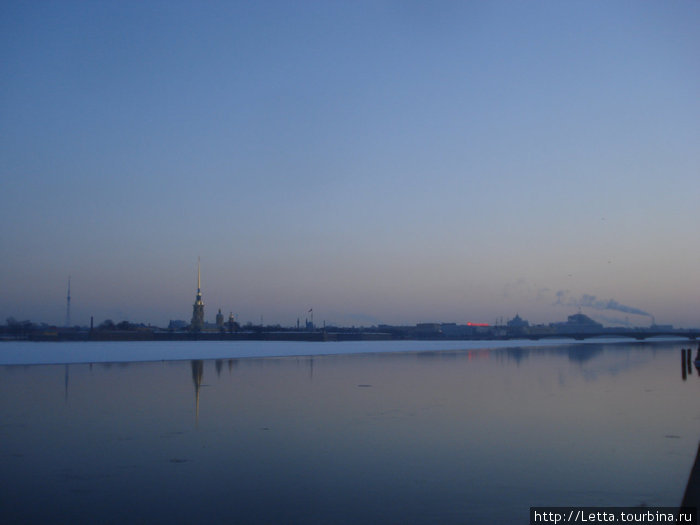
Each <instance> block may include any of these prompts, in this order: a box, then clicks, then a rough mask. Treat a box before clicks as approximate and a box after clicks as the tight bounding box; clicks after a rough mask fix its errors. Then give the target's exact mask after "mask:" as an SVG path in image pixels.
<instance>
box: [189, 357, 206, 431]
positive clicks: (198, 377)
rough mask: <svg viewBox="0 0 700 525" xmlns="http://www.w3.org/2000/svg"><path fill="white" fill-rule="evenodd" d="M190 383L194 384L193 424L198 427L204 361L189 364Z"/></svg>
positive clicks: (197, 360) (199, 360)
mask: <svg viewBox="0 0 700 525" xmlns="http://www.w3.org/2000/svg"><path fill="white" fill-rule="evenodd" d="M191 366H192V381H193V382H194V406H195V410H194V414H195V416H194V417H195V422H196V424H197V425H199V389H200V388H201V387H202V377H203V376H204V361H202V360H201V359H195V360H192V362H191Z"/></svg>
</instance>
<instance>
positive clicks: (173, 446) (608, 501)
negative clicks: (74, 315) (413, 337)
mask: <svg viewBox="0 0 700 525" xmlns="http://www.w3.org/2000/svg"><path fill="white" fill-rule="evenodd" d="M126 344H127V345H128V343H126ZM192 344H195V345H196V344H198V343H192ZM200 344H201V343H200ZM205 344H206V343H205ZM378 344H381V343H378ZM684 346H687V343H685V342H665V343H654V344H644V343H634V344H585V345H570V346H569V345H562V346H557V347H547V348H544V347H543V348H538V347H534V348H512V349H491V350H489V349H483V350H478V349H472V350H464V351H459V350H450V351H445V352H423V353H420V352H419V353H396V354H366V355H335V356H326V357H320V356H315V357H284V358H264V359H221V360H211V361H200V360H195V361H171V362H156V363H122V364H112V365H109V364H94V365H89V364H71V365H34V366H3V367H1V368H2V369H1V370H0V378H1V379H0V416H1V419H0V521H2V522H4V523H8V522H10V523H12V522H17V523H19V522H21V523H47V522H69V523H125V522H130V523H207V522H226V523H528V516H529V514H528V511H529V507H530V506H546V505H549V506H552V505H587V506H595V505H601V506H634V505H640V504H646V505H666V506H676V505H679V504H680V501H681V498H682V496H683V491H684V490H685V484H686V481H687V478H688V474H689V471H690V468H691V466H692V463H693V461H694V458H695V452H696V450H697V446H698V439H699V438H700V409H698V405H697V399H698V392H699V391H700V376H699V375H698V371H697V370H696V369H695V368H693V369H692V370H691V371H690V374H689V375H686V377H685V378H684V377H683V375H682V369H681V358H680V349H681V348H682V347H684ZM694 353H695V352H694Z"/></svg>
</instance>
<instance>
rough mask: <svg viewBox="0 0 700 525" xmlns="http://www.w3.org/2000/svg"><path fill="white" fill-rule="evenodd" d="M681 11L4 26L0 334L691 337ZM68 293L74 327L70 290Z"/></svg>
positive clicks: (699, 172)
mask: <svg viewBox="0 0 700 525" xmlns="http://www.w3.org/2000/svg"><path fill="white" fill-rule="evenodd" d="M698 27H700V3H699V2H694V1H690V0H686V1H684V0H680V1H678V2H658V3H656V2H637V1H624V0H623V1H620V2H611V3H590V2H584V1H576V0H573V1H570V2H556V1H545V0H543V1H538V0H535V1H533V2H527V3H525V2H512V1H493V2H437V3H417V2H393V1H373V2H369V1H358V2H301V3H289V2H282V1H270V2H263V3H260V2H230V3H205V4H201V3H195V2H190V1H180V0H174V1H171V2H159V1H154V2H136V1H131V0H126V1H123V2H117V3H88V4H86V3H85V2H76V1H70V0H68V1H65V2H60V3H51V2H42V3H26V2H19V1H13V0H11V1H7V2H4V3H3V4H2V7H0V63H2V64H3V66H2V67H3V83H2V86H0V116H1V118H0V180H2V186H1V187H0V219H2V222H3V228H2V229H0V247H2V254H3V257H2V258H0V289H1V290H2V293H1V294H0V321H1V322H4V320H5V319H6V318H7V317H10V316H12V317H14V318H16V319H18V320H22V319H30V320H33V321H37V322H41V321H44V322H48V323H53V324H56V325H59V326H60V325H62V324H63V323H64V320H65V318H66V317H67V315H68V314H70V318H71V322H72V323H73V324H80V325H87V324H89V321H90V316H94V318H95V321H96V322H99V321H101V320H105V319H112V320H114V321H115V322H118V321H121V320H128V321H132V322H142V321H143V322H151V323H153V324H155V325H167V323H168V321H169V320H170V319H183V320H190V319H191V318H192V314H193V311H192V308H193V306H192V303H193V296H194V295H193V294H194V292H195V291H196V279H195V273H196V262H197V257H198V256H201V262H202V276H201V280H202V283H201V284H202V294H203V300H204V304H205V305H206V307H205V320H206V321H209V322H211V321H213V319H214V315H215V314H216V312H217V311H218V309H219V308H221V310H222V312H223V313H224V314H225V315H226V316H227V315H228V313H229V312H233V314H234V315H235V316H236V319H237V320H239V321H240V322H242V323H245V322H247V321H251V322H253V323H258V322H259V321H260V318H261V316H262V318H263V319H264V322H265V324H277V323H279V324H282V325H293V324H295V323H296V319H297V318H301V320H302V322H303V320H304V315H305V313H306V312H307V311H308V310H309V309H310V308H313V310H314V318H315V321H316V323H317V324H318V323H322V322H323V321H326V322H327V323H333V324H340V325H345V326H350V325H358V326H359V325H366V326H367V325H372V324H377V323H387V324H415V323H419V322H433V321H440V322H459V323H462V322H468V321H471V322H487V323H493V322H494V321H495V320H496V319H500V318H504V319H509V318H511V317H513V316H514V315H515V314H516V313H519V314H520V315H521V316H522V317H523V318H526V319H528V320H529V321H530V322H531V323H549V322H558V321H563V320H565V319H566V318H567V316H568V315H571V314H572V313H575V312H577V311H578V309H579V307H580V308H581V309H582V311H583V312H584V313H586V314H587V315H590V316H591V317H593V318H594V319H596V320H597V321H601V322H603V323H605V324H607V325H611V324H622V323H624V322H626V321H627V320H629V323H630V324H631V325H639V326H645V325H648V324H650V323H651V322H652V320H655V321H656V323H658V324H673V325H675V326H678V327H698V326H700V293H698V292H700V272H698V270H697V268H698V267H699V265H700V245H699V244H698V243H697V241H696V238H697V225H698V219H697V211H696V210H697V197H698V196H699V195H700V97H698V93H700V67H699V66H698V64H700V32H699V31H698V30H697V28H698ZM69 278H70V298H71V299H70V310H69V311H68V308H67V304H66V303H67V294H66V291H67V289H66V284H67V280H68V279H69Z"/></svg>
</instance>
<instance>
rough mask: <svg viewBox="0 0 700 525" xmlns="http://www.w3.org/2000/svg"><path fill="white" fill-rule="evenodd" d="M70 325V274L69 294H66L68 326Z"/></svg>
mask: <svg viewBox="0 0 700 525" xmlns="http://www.w3.org/2000/svg"><path fill="white" fill-rule="evenodd" d="M69 326H70V275H69V276H68V295H67V296H66V327H69Z"/></svg>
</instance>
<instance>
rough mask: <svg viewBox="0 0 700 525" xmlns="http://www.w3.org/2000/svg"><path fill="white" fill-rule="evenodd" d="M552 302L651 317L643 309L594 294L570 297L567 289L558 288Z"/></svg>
mask: <svg viewBox="0 0 700 525" xmlns="http://www.w3.org/2000/svg"><path fill="white" fill-rule="evenodd" d="M554 304H555V305H560V306H574V307H577V308H593V309H594V310H613V311H615V312H624V313H626V314H632V315H646V316H647V317H653V316H652V315H651V314H650V313H648V312H645V311H644V310H640V309H639V308H634V307H633V306H627V305H626V304H622V303H618V302H617V301H615V300H614V299H609V300H607V301H602V300H600V299H598V298H597V297H596V296H595V295H589V294H583V295H582V296H581V297H572V296H571V295H570V293H569V291H568V290H559V291H558V292H557V300H556V301H555V302H554Z"/></svg>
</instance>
